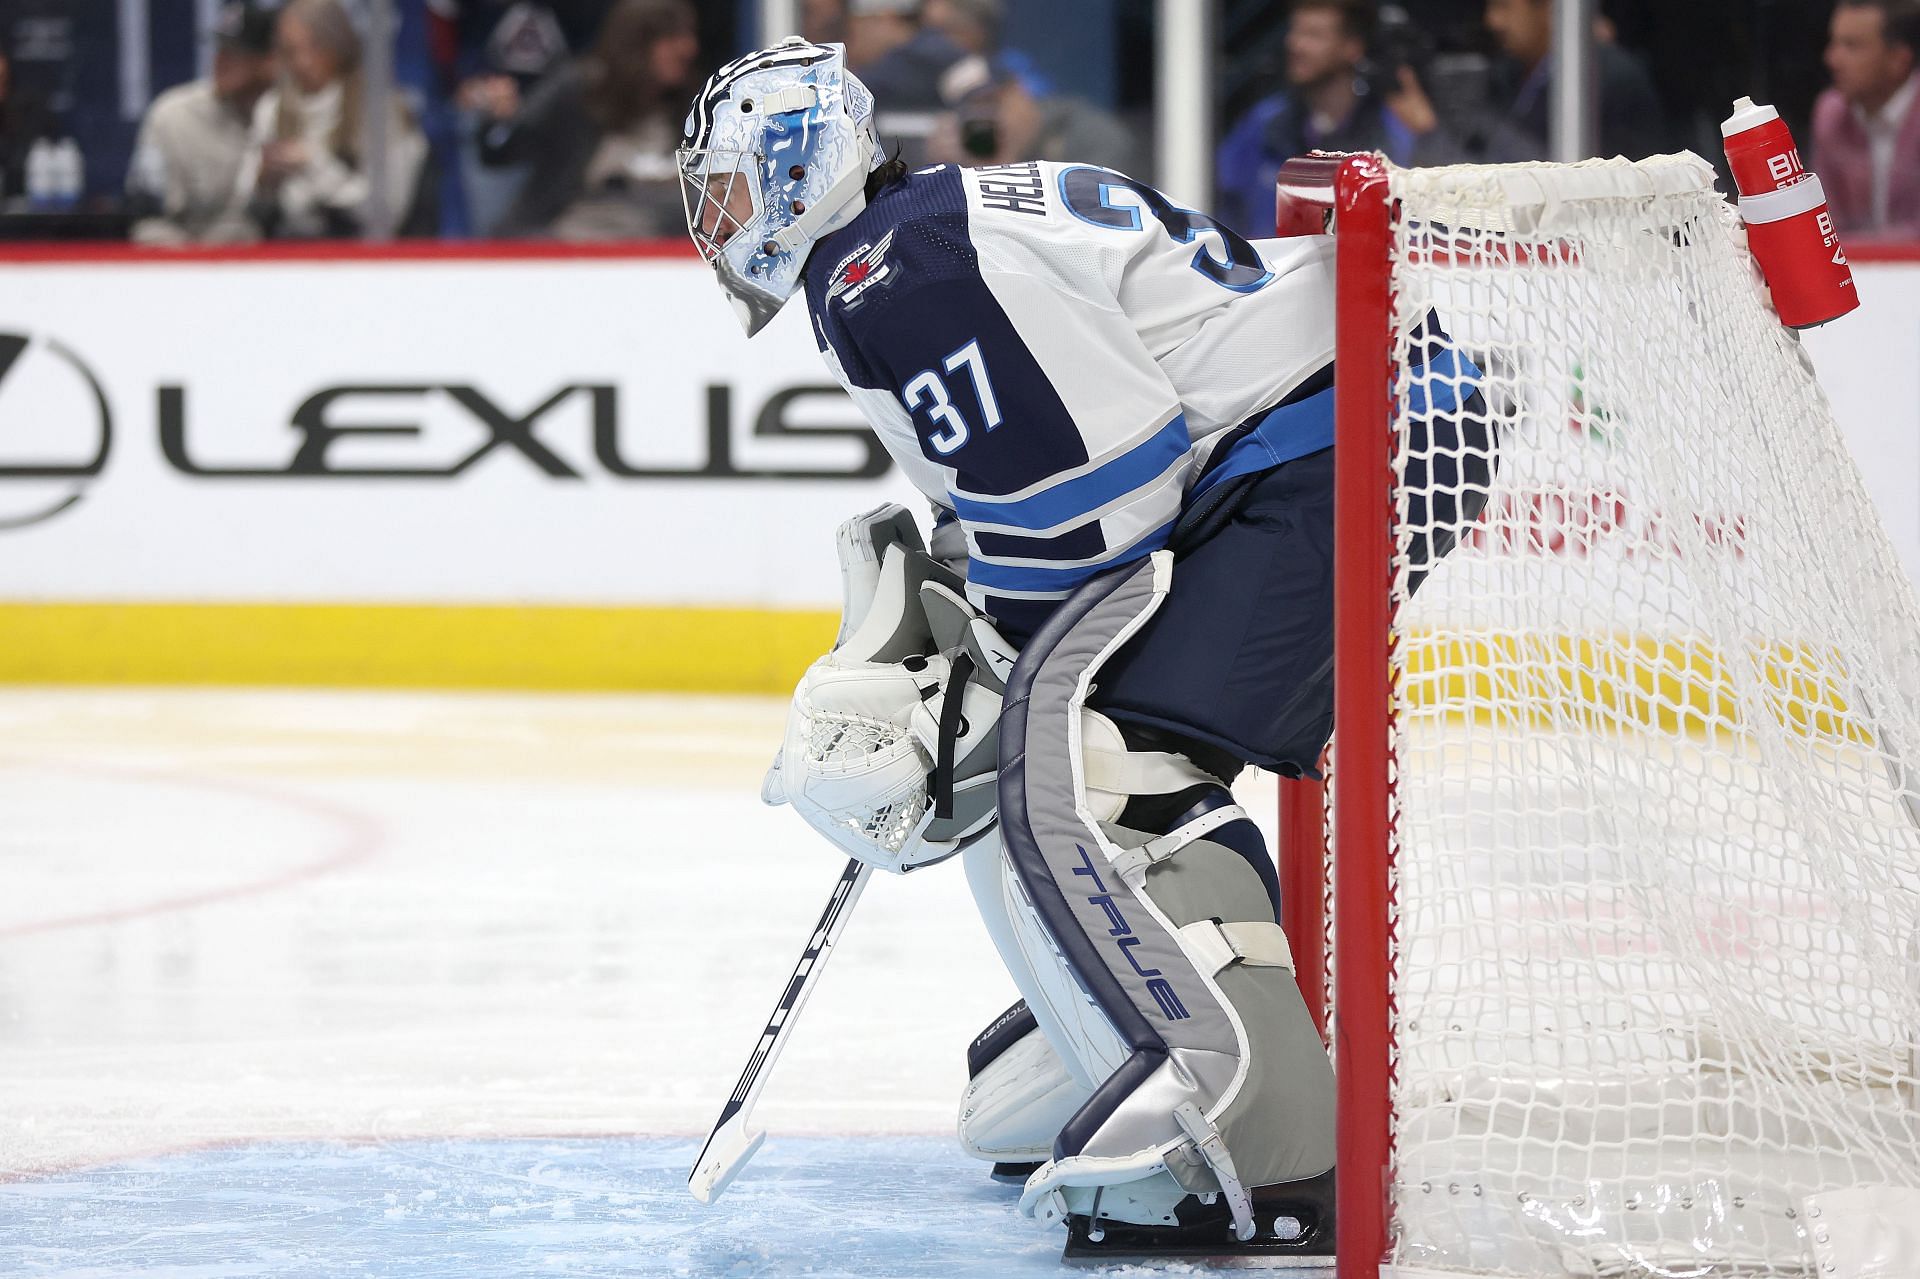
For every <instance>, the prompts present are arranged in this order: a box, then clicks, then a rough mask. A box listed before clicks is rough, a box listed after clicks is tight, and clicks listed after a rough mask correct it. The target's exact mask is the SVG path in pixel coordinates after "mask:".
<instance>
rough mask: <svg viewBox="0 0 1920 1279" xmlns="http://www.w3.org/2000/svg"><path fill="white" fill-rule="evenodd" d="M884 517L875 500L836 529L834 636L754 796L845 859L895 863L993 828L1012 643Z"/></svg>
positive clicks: (947, 848)
mask: <svg viewBox="0 0 1920 1279" xmlns="http://www.w3.org/2000/svg"><path fill="white" fill-rule="evenodd" d="M891 512H898V515H899V516H900V517H904V516H905V512H904V511H902V510H900V508H897V507H896V508H891V510H889V508H882V509H881V510H880V511H875V512H869V513H868V514H867V515H864V516H860V517H857V518H856V519H855V520H853V521H849V523H848V525H843V526H842V527H841V532H840V537H839V539H838V541H839V546H840V557H841V569H842V578H843V582H844V583H845V585H846V591H845V595H846V613H845V614H844V615H843V617H842V622H841V640H840V642H839V644H837V645H836V647H835V648H834V650H833V651H832V652H830V653H828V654H827V655H826V656H825V657H822V658H821V659H820V660H819V661H817V662H815V663H814V664H813V665H812V666H811V667H809V668H808V670H807V673H806V674H805V675H804V676H802V677H801V680H800V685H799V687H798V688H796V689H795V690H794V695H793V703H792V707H791V709H790V710H789V712H788V717H787V733H786V740H785V742H784V744H783V745H782V747H781V751H780V758H779V760H778V761H777V762H776V764H775V766H774V768H773V770H772V771H771V772H769V773H768V775H767V782H766V785H765V786H763V787H762V791H761V793H762V797H763V798H765V799H766V800H767V801H768V802H769V803H776V804H777V803H791V804H792V805H793V807H794V809H795V811H796V812H798V813H799V814H800V815H801V817H802V818H804V819H805V820H806V822H807V824H808V825H810V826H812V827H813V828H814V829H815V830H817V831H819V832H820V833H821V834H823V835H825V836H826V837H827V838H828V839H829V840H830V841H832V842H833V844H834V845H835V846H837V847H839V848H840V849H842V850H843V851H845V852H846V853H847V854H849V855H850V856H853V857H857V858H859V859H860V860H862V861H864V862H867V863H869V864H871V865H874V866H877V867H880V868H881V869H883V870H890V871H895V872H904V871H908V870H912V869H913V868H915V867H917V866H924V865H929V864H931V863H933V862H936V861H941V860H944V859H945V858H948V857H951V856H953V855H954V854H955V853H958V852H960V851H961V850H962V849H964V848H966V847H967V845H968V844H970V843H971V842H972V841H973V840H974V839H976V838H977V837H979V836H980V835H981V834H982V833H984V832H985V831H986V830H988V829H989V828H990V827H991V826H992V825H993V822H994V820H995V801H996V785H997V780H998V763H999V745H998V743H999V731H998V727H999V719H1000V704H1001V695H1002V694H1003V693H1004V692H1005V689H1006V676H1007V674H1008V672H1009V671H1010V670H1011V669H1012V664H1013V657H1014V651H1013V649H1012V647H1011V646H1010V645H1008V644H1007V643H1006V642H1005V641H1004V640H1003V639H1002V638H1001V637H1000V636H999V634H998V633H997V632H996V631H995V630H994V629H993V626H992V624H991V623H990V622H988V621H987V620H986V619H985V618H983V617H981V616H980V615H979V614H977V613H976V612H975V611H974V610H973V608H972V607H971V606H970V605H968V603H967V602H966V600H965V599H964V598H963V597H962V596H961V594H960V591H959V588H960V586H961V583H960V581H959V579H958V578H957V577H956V576H955V575H954V574H952V573H951V572H949V571H948V570H946V569H944V568H942V567H941V566H940V565H939V564H937V563H935V562H934V561H933V560H932V559H930V558H929V557H928V556H927V555H926V554H925V552H924V551H922V550H920V549H919V537H918V534H917V533H916V532H914V531H913V529H912V525H911V522H910V520H908V521H906V522H905V526H904V527H905V533H904V535H903V533H902V522H901V520H900V519H898V518H895V517H894V516H893V515H892V514H891ZM850 526H854V527H853V528H852V531H851V532H850ZM872 534H878V536H872ZM876 560H877V561H878V569H877V571H875V570H874V569H873V567H872V565H873V564H874V562H875V561H876ZM856 611H858V613H859V614H860V615H859V616H858V617H856V616H854V614H855V612H856Z"/></svg>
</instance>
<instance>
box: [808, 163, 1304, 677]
mask: <svg viewBox="0 0 1920 1279" xmlns="http://www.w3.org/2000/svg"><path fill="white" fill-rule="evenodd" d="M1333 286H1334V281H1333V244H1332V241H1331V240H1330V239H1327V238H1324V237H1316V238H1309V239H1301V240H1265V241H1260V242H1252V243H1250V242H1249V241H1247V240H1244V239H1242V238H1241V237H1240V236H1238V235H1236V234H1234V233H1233V232H1232V231H1230V230H1228V229H1227V228H1225V227H1223V226H1221V225H1220V224H1219V223H1217V222H1215V221H1214V220H1213V219H1212V218H1209V217H1207V216H1206V215H1205V214H1202V213H1196V212H1194V211H1193V210H1190V209H1182V208H1179V207H1177V206H1176V205H1174V204H1173V203H1171V202H1170V201H1169V200H1168V199H1167V198H1166V197H1165V196H1163V195H1161V194H1160V193H1159V192H1158V191H1155V190H1154V189H1153V188H1152V187H1149V186H1147V185H1146V184H1144V183H1141V182H1136V181H1134V180H1133V179H1131V178H1127V177H1123V176H1121V175H1120V174H1117V173H1114V172H1111V171H1110V170H1105V169H1099V168H1094V167H1091V166H1088V165H1075V164H1054V163H1047V162H1039V161H1036V162H1031V163H1025V164H1013V165H1002V166H998V167H994V168H984V169H961V168H956V167H953V166H951V165H943V166H940V167H937V168H932V169H926V170H922V171H920V172H918V173H914V174H912V175H910V176H909V177H908V178H907V179H906V180H905V181H904V182H900V183H897V184H895V185H893V186H890V187H888V188H887V189H886V190H884V191H883V192H881V193H880V194H879V195H878V197H877V198H876V199H875V200H874V202H873V203H872V204H871V205H870V206H869V207H868V208H867V209H866V211H865V212H863V213H862V214H861V215H860V216H859V217H858V218H857V219H856V220H855V221H853V222H852V223H850V224H849V225H848V226H846V227H845V228H843V229H841V230H839V231H837V232H835V233H834V234H833V235H831V236H829V237H828V238H827V239H826V240H825V241H823V242H822V244H821V245H820V246H819V248H818V249H817V250H816V251H815V254H814V257H813V260H812V263H811V264H810V266H809V268H808V273H807V302H808V307H809V310H810V311H811V313H812V318H813V325H814V332H815V336H816V337H817V339H818V341H819V344H820V349H821V352H822V354H823V355H824V356H825V358H826V361H827V364H828V366H829V367H830V368H831V369H832V370H833V373H834V375H835V376H836V377H837V378H838V379H839V380H840V381H841V383H842V384H844V385H845V386H846V388H847V391H848V393H849V394H850V395H851V396H852V397H853V399H854V402H855V403H856V404H857V405H859V407H860V409H861V410H862V411H863V412H864V413H865V415H866V416H867V419H868V420H869V421H870V422H871V423H872V425H873V428H874V430H875V431H876V432H877V433H878V434H879V436H880V438H881V440H882V441H883V442H884V443H885V445H886V447H887V450H888V452H890V453H891V454H892V455H893V457H894V459H895V461H896V462H898V463H899V465H900V466H901V468H902V469H903V470H904V471H905V472H906V473H907V475H908V476H909V477H910V478H911V479H912V480H913V482H914V484H915V485H916V486H917V487H918V488H919V489H920V490H921V491H922V492H923V493H925V494H926V495H927V497H928V498H930V499H931V500H932V501H933V502H934V503H935V505H936V506H937V507H939V508H941V509H942V510H943V511H947V512H951V513H952V515H953V516H954V517H955V518H956V519H957V520H958V521H959V523H960V525H961V527H962V529H963V530H964V532H965V535H966V544H967V550H968V554H969V560H968V566H967V569H968V571H967V579H968V593H969V594H970V595H971V596H972V598H973V601H974V603H975V604H976V605H979V606H981V607H983V608H984V609H985V610H986V611H988V612H989V613H991V614H992V615H993V616H994V617H995V618H996V619H998V620H999V621H1000V622H1001V624H1002V626H1003V627H1004V628H1005V629H1006V630H1007V631H1008V633H1009V635H1010V636H1011V637H1013V638H1016V639H1019V638H1022V637H1024V636H1025V635H1026V634H1028V633H1030V632H1031V630H1032V629H1033V628H1034V627H1036V626H1037V625H1038V624H1039V623H1040V622H1041V621H1042V620H1044V618H1045V616H1046V614H1047V613H1049V612H1051V611H1052V609H1053V607H1054V605H1055V604H1057V603H1058V601H1059V600H1061V599H1063V598H1065V597H1066V596H1067V595H1068V594H1069V593H1070V592H1071V591H1072V590H1073V589H1074V588H1075V587H1077V586H1078V585H1080V583H1082V582H1083V581H1085V580H1086V579H1087V578H1089V577H1091V576H1093V575H1094V574H1096V573H1098V572H1100V571H1101V570H1103V569H1106V568H1110V567H1112V566H1114V565H1117V564H1122V563H1125V562H1127V561H1129V560H1133V559H1137V558H1139V557H1141V556H1144V555H1146V554H1148V553H1149V552H1151V551H1153V550H1155V549H1157V548H1159V547H1161V546H1164V545H1166V543H1167V540H1168V538H1169V537H1170V535H1171V534H1172V531H1173V527H1174V524H1175V522H1176V521H1177V520H1178V519H1179V516H1180V513H1181V511H1182V509H1183V508H1184V507H1185V506H1186V505H1187V504H1188V503H1189V502H1191V501H1194V500H1196V499H1197V498H1199V497H1200V495H1202V494H1204V493H1205V492H1207V491H1209V490H1210V489H1211V488H1212V486H1214V485H1215V484H1218V483H1219V482H1221V481H1222V480H1224V479H1226V478H1228V477H1229V476H1232V475H1238V474H1244V473H1247V472H1250V471H1256V470H1265V469H1268V468H1270V467H1273V466H1276V465H1278V464H1280V463H1282V462H1286V461H1289V460H1291V459H1293V458H1296V457H1301V456H1304V455H1305V454H1307V453H1311V452H1315V451H1317V450H1319V449H1323V448H1327V447H1329V446H1330V445H1331V444H1332V443H1333V392H1332V384H1333V383H1332V361H1333V336H1334V335H1333V327H1334V326H1333V296H1334V294H1333Z"/></svg>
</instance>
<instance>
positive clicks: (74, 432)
mask: <svg viewBox="0 0 1920 1279" xmlns="http://www.w3.org/2000/svg"><path fill="white" fill-rule="evenodd" d="M112 447H113V412H112V410H111V409H110V408H108V406H107V396H106V392H105V391H103V390H102V389H101V387H100V379H99V378H97V377H95V376H94V375H93V370H92V369H90V368H88V367H87V364H86V362H85V361H84V360H82V359H81V358H80V357H79V356H78V355H76V354H75V353H74V352H73V350H72V349H71V348H69V347H67V346H66V345H64V344H63V343H61V342H59V341H57V340H55V339H53V338H50V337H47V336H45V335H32V334H22V333H0V481H4V483H0V531H4V530H7V529H18V528H25V527H27V526H28V525H30V524H38V523H41V522H42V521H44V520H50V519H52V518H53V517H54V516H56V515H58V514H60V513H61V512H62V511H65V510H66V509H68V508H69V507H71V506H72V505H73V504H74V503H76V502H78V501H79V500H80V499H81V497H83V496H84V495H85V493H86V486H87V485H88V484H89V483H90V482H91V481H92V479H93V478H94V477H95V476H97V475H99V474H100V472H101V470H102V469H104V468H105V467H106V464H107V454H108V452H109V451H110V450H111V448H112Z"/></svg>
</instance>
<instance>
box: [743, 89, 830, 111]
mask: <svg viewBox="0 0 1920 1279" xmlns="http://www.w3.org/2000/svg"><path fill="white" fill-rule="evenodd" d="M819 101H820V87H819V86H818V85H812V84H790V85H788V86H787V87H786V88H784V89H776V90H775V91H774V92H772V93H769V94H767V95H766V96H764V97H762V98H759V99H757V100H756V101H755V102H754V105H755V106H757V107H759V108H760V113H761V114H762V115H784V114H785V113H786V112H788V111H801V110H806V109H808V108H811V107H812V106H814V105H815V104H816V103H818V102H819Z"/></svg>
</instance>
